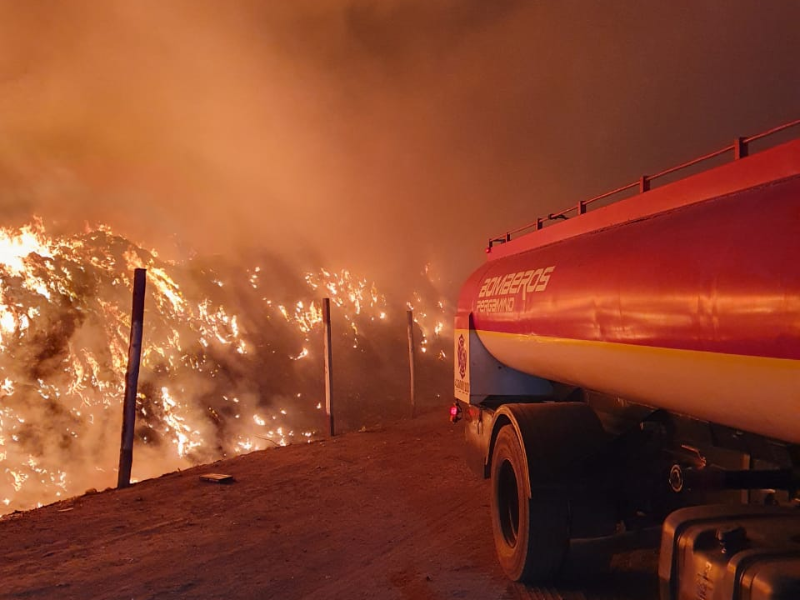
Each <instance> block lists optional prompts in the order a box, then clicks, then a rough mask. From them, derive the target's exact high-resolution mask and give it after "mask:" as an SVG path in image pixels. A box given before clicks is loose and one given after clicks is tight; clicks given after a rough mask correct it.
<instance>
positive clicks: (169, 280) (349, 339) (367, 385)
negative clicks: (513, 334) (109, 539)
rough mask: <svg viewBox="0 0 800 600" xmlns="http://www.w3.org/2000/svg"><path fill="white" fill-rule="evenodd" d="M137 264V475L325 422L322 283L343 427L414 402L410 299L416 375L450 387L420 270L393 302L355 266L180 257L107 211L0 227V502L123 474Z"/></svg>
mask: <svg viewBox="0 0 800 600" xmlns="http://www.w3.org/2000/svg"><path fill="white" fill-rule="evenodd" d="M137 267H144V268H147V269H148V290H147V298H146V305H145V331H144V349H143V356H142V369H141V372H140V377H139V393H138V397H137V428H136V444H137V445H136V448H135V451H134V470H133V475H134V478H136V479H142V478H146V477H151V476H154V475H158V474H160V473H163V472H165V471H168V470H173V469H175V468H181V467H185V466H190V465H192V464H198V463H203V462H209V461H213V460H216V459H219V458H222V457H225V456H231V455H233V454H236V453H242V452H249V451H252V450H259V449H265V448H269V447H272V446H278V445H286V444H289V443H294V442H298V441H305V440H310V439H313V438H314V437H315V436H316V435H318V433H320V432H321V430H322V428H323V422H324V415H323V414H322V411H321V409H322V406H323V404H324V395H323V394H324V391H323V383H322V375H321V373H322V356H321V355H322V352H321V344H322V342H321V340H322V335H321V332H322V312H321V299H322V298H323V297H325V296H327V297H330V298H331V303H332V313H333V319H334V329H333V336H334V345H333V351H334V376H335V382H334V391H335V393H336V399H337V400H338V404H337V405H336V411H337V420H338V422H339V423H340V424H341V425H342V426H344V427H346V428H353V427H359V426H361V425H363V424H366V423H369V422H371V421H376V420H380V419H382V418H386V417H396V416H400V415H403V414H407V413H408V405H407V393H408V388H407V385H408V384H407V375H406V373H407V369H408V364H407V351H406V348H405V343H406V341H405V335H406V319H405V310H406V309H407V308H408V307H413V308H414V309H415V320H416V324H417V327H418V329H417V332H416V334H417V343H418V344H419V349H420V352H419V353H418V356H419V358H418V364H417V369H418V375H417V377H418V381H421V382H422V385H421V386H420V387H421V388H422V389H427V390H434V389H437V388H438V390H441V389H445V387H444V386H445V385H446V384H445V382H446V381H447V376H448V374H449V363H448V362H447V360H445V359H446V354H445V353H446V352H448V351H449V348H450V341H449V338H447V336H448V335H449V330H446V329H445V325H444V323H448V322H449V318H448V310H449V308H448V307H447V306H446V304H445V302H444V301H443V300H441V299H439V298H438V297H437V295H436V292H435V288H434V287H433V285H432V284H431V283H430V281H428V280H426V279H425V278H420V282H419V286H418V289H420V290H421V291H419V292H415V293H414V294H413V298H412V299H411V302H410V303H408V304H406V302H405V301H402V302H396V303H393V302H392V301H390V300H389V299H387V297H386V296H384V295H383V294H382V293H380V292H379V290H378V289H377V287H376V285H375V284H373V283H371V282H369V281H367V280H365V279H361V278H358V277H356V276H355V275H353V274H351V273H350V272H348V271H340V272H331V271H327V270H325V269H318V270H316V271H313V272H307V273H305V274H304V275H299V276H298V275H297V274H296V272H293V271H292V270H291V269H289V268H288V267H286V266H285V265H281V264H279V263H278V262H277V261H274V260H270V259H269V258H267V257H262V258H261V260H260V261H255V264H253V265H252V266H251V267H249V268H242V267H235V266H231V265H229V264H226V263H223V262H222V261H220V260H218V261H214V260H212V259H205V260H204V261H200V260H193V261H189V262H187V263H181V264H176V263H171V262H169V261H164V260H161V259H160V258H159V257H158V255H157V254H156V253H155V252H152V251H147V250H144V249H142V248H140V247H138V246H136V245H135V244H133V243H131V242H130V241H128V240H126V239H125V238H123V237H121V236H119V235H116V234H115V233H113V232H112V231H111V230H110V229H108V228H105V227H99V228H96V229H93V230H90V231H86V232H85V233H83V234H80V235H72V236H65V237H51V236H48V234H47V232H46V231H45V230H44V227H43V226H42V224H41V223H40V222H34V223H33V224H31V225H28V226H25V227H23V228H21V229H6V228H3V229H0V283H1V284H2V286H1V287H0V513H2V512H8V511H11V510H14V509H24V508H30V507H33V506H36V505H40V504H43V503H47V502H51V501H54V500H57V499H58V498H60V497H67V496H70V495H74V494H76V493H80V492H82V491H83V490H84V489H86V488H87V487H98V488H100V487H104V486H107V485H112V484H113V482H114V481H116V475H115V470H116V465H117V460H118V452H119V433H120V423H121V401H122V396H123V389H124V373H125V367H126V362H127V351H128V337H129V332H130V314H129V311H130V302H131V300H130V294H131V291H130V290H131V286H132V283H131V277H132V275H133V270H134V269H135V268H137ZM432 395H433V396H435V395H436V394H435V393H434V394H432ZM421 400H422V401H424V400H425V398H424V397H423V398H422V399H421Z"/></svg>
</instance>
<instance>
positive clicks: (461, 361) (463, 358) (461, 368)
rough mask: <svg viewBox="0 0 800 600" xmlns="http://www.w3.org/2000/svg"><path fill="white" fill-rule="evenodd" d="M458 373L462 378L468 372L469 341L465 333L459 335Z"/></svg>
mask: <svg viewBox="0 0 800 600" xmlns="http://www.w3.org/2000/svg"><path fill="white" fill-rule="evenodd" d="M458 373H459V375H461V379H464V377H465V376H466V374H467V343H466V341H465V340H464V334H461V335H460V336H458Z"/></svg>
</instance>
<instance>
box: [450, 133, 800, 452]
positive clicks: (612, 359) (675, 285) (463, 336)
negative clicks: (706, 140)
mask: <svg viewBox="0 0 800 600" xmlns="http://www.w3.org/2000/svg"><path fill="white" fill-rule="evenodd" d="M799 261H800V140H798V141H794V142H790V143H788V144H784V145H782V146H779V147H776V148H773V149H771V150H767V151H764V152H761V153H759V154H756V155H754V156H751V157H748V158H742V159H739V160H736V161H734V162H732V163H729V164H726V165H723V166H721V167H718V168H715V169H713V170H710V171H705V172H703V173H700V174H698V175H695V176H693V177H690V178H687V179H683V180H681V181H677V182H675V183H672V184H669V185H666V186H663V187H660V188H657V189H654V190H652V191H648V192H645V193H643V194H639V195H637V196H634V197H632V198H628V199H626V200H622V201H620V202H617V203H615V204H611V205H609V206H606V207H604V208H601V209H598V210H595V211H591V212H589V213H587V214H584V215H580V216H577V217H574V218H571V219H569V220H568V221H564V222H560V223H558V224H556V225H552V226H550V227H546V228H544V229H540V230H538V231H534V232H532V233H530V234H528V235H525V236H522V237H520V238H518V239H515V240H512V241H508V242H507V243H503V244H498V245H494V246H493V247H490V248H489V254H488V260H487V262H486V263H485V264H484V265H483V266H482V267H480V268H479V269H478V270H477V271H475V272H474V273H473V274H472V275H471V276H470V278H469V279H468V280H467V282H466V284H465V285H464V287H463V289H462V290H461V294H460V297H459V304H458V312H457V316H456V327H455V328H456V334H455V338H456V357H457V358H456V361H455V387H456V396H457V397H459V398H460V399H462V400H465V401H467V402H469V401H470V394H469V389H470V384H471V385H472V387H475V385H476V382H475V381H474V379H473V380H472V381H470V377H471V372H470V353H471V350H470V347H472V348H473V350H474V349H475V347H476V345H480V346H482V348H481V351H484V352H488V354H489V355H491V356H492V357H493V359H496V361H497V363H498V365H501V366H503V367H506V368H510V369H512V370H513V371H515V372H520V373H522V374H527V375H532V376H535V377H536V378H539V379H541V380H549V381H553V382H560V383H565V384H568V385H573V386H580V387H582V388H586V389H591V390H595V391H599V392H603V393H606V394H611V395H615V396H619V397H621V398H625V399H627V400H630V401H634V402H639V403H642V404H645V405H648V406H652V407H655V408H662V409H665V410H669V411H673V412H677V413H681V414H685V415H689V416H692V417H695V418H698V419H703V420H707V421H710V422H714V423H719V424H722V425H726V426H728V427H732V428H735V429H740V430H743V431H748V432H752V433H756V434H759V435H763V436H767V437H770V438H774V439H777V440H782V441H786V442H790V443H800V262H799ZM498 368H499V367H498ZM473 370H474V365H473Z"/></svg>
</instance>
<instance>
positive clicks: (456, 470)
mask: <svg viewBox="0 0 800 600" xmlns="http://www.w3.org/2000/svg"><path fill="white" fill-rule="evenodd" d="M462 444H463V431H462V430H461V427H460V426H452V425H451V424H450V423H449V422H448V421H447V414H446V409H442V410H440V411H438V412H435V413H429V414H426V415H423V416H421V417H419V418H417V419H415V420H414V421H403V422H398V423H393V424H389V425H387V426H386V427H385V428H382V429H379V430H375V431H369V432H363V433H349V434H345V435H342V436H340V437H336V438H334V439H332V440H328V441H323V442H317V443H313V444H308V445H296V446H290V447H288V448H281V449H276V450H269V451H265V452H259V453H254V454H250V455H247V456H243V457H239V458H236V459H232V460H227V461H222V462H219V463H216V464H214V465H211V466H204V467H198V468H195V469H192V470H188V471H183V472H180V473H172V474H169V475H165V476H163V477H161V478H159V479H154V480H149V481H145V482H142V483H139V484H136V485H134V486H132V487H131V488H129V489H126V490H122V491H107V492H102V493H99V494H91V495H87V496H82V497H79V498H74V499H71V500H67V501H64V502H61V503H58V504H53V505H50V506H47V507H44V508H42V509H39V510H35V511H30V512H27V513H17V514H13V515H8V516H6V517H5V518H3V519H2V520H0V540H2V548H1V549H0V598H93V599H101V598H136V599H156V598H280V599H293V598H314V599H326V598H331V599H339V598H347V599H350V598H379V599H387V600H389V599H412V600H422V599H438V598H442V599H444V598H463V599H476V600H477V599H481V600H490V599H497V600H501V599H524V598H537V599H538V598H541V599H545V598H559V597H563V598H570V599H572V598H576V599H584V598H586V599H587V600H592V599H594V598H597V599H611V598H614V599H628V598H630V599H634V598H635V599H637V600H641V599H644V600H647V599H651V598H656V597H657V589H656V585H657V584H656V577H655V558H654V556H655V555H654V553H651V552H642V553H637V554H629V555H624V556H621V557H618V558H617V559H615V571H614V573H613V574H612V575H611V576H610V577H608V578H607V579H605V580H604V581H600V582H595V583H593V584H591V585H589V586H588V587H587V586H586V585H584V586H583V587H580V588H578V587H576V588H575V589H573V590H568V589H561V590H556V589H554V588H547V589H539V588H526V587H524V586H519V585H513V584H510V583H508V582H507V581H506V580H505V579H504V577H503V575H502V573H501V571H500V568H499V566H498V565H497V562H496V560H495V557H494V547H493V543H492V537H491V528H490V518H489V512H488V493H489V492H488V484H487V482H485V481H481V480H479V479H477V478H476V477H475V476H474V475H473V474H472V473H471V472H470V471H468V470H467V468H466V466H465V465H464V462H463V460H462V456H461V450H462ZM208 472H223V473H228V474H231V475H233V476H234V477H235V478H236V482H235V483H233V484H230V485H220V484H213V483H205V482H201V481H200V479H199V475H201V474H203V473H208ZM576 585H577V584H576Z"/></svg>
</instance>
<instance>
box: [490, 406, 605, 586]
mask: <svg viewBox="0 0 800 600" xmlns="http://www.w3.org/2000/svg"><path fill="white" fill-rule="evenodd" d="M514 415H515V417H516V419H517V423H518V425H519V427H520V430H521V432H522V435H523V436H524V441H523V440H522V439H520V436H519V434H518V433H517V431H516V429H515V427H513V426H512V425H510V424H509V425H505V426H503V427H502V428H501V429H500V431H499V432H498V435H497V438H496V441H495V445H494V450H493V452H492V463H491V480H492V529H493V532H494V540H495V546H496V548H497V556H498V559H499V561H500V565H501V566H502V567H503V570H504V571H505V573H506V575H507V576H508V577H509V578H510V579H512V580H513V581H548V580H552V579H556V578H558V577H559V575H568V576H575V575H583V574H590V573H593V572H597V571H602V570H603V568H604V567H606V566H607V565H608V562H609V560H610V555H608V553H607V552H604V551H602V550H600V551H595V550H594V549H593V548H592V546H593V545H592V544H589V545H588V546H587V544H585V543H584V541H585V540H586V539H587V538H598V537H602V536H606V535H610V534H611V533H613V530H614V526H615V519H614V516H613V512H614V511H613V506H612V505H611V503H610V502H608V501H607V500H606V499H604V498H603V497H602V495H601V494H599V493H592V494H588V493H587V491H588V489H586V488H585V487H583V486H582V484H584V483H588V482H587V481H585V472H584V469H583V466H584V465H585V461H586V459H587V458H589V457H591V456H593V455H594V454H595V453H596V452H598V451H599V450H601V449H602V447H603V445H604V444H605V443H606V436H605V433H604V432H603V428H602V426H601V425H600V421H599V420H598V419H597V416H596V415H595V414H594V411H592V409H591V407H589V406H588V405H586V404H582V403H555V404H552V403H551V404H546V405H545V404H539V405H520V406H517V407H516V410H515V411H514ZM531 480H532V481H531ZM529 490H530V496H529ZM570 538H574V539H575V540H576V542H577V543H574V544H571V543H570ZM578 540H580V542H578ZM572 546H575V547H574V548H573V547H572Z"/></svg>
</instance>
